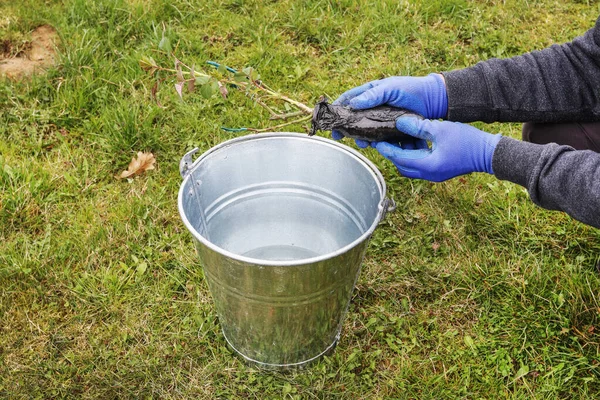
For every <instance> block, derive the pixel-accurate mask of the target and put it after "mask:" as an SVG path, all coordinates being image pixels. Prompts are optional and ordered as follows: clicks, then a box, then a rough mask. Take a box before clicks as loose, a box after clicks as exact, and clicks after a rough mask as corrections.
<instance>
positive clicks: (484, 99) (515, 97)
mask: <svg viewBox="0 0 600 400" xmlns="http://www.w3.org/2000/svg"><path fill="white" fill-rule="evenodd" d="M443 75H444V78H445V80H446V85H447V92H448V116H447V118H448V119H449V120H452V121H461V122H470V121H484V122H493V121H501V122H502V121H504V122H519V121H523V122H524V121H534V122H567V121H568V122H577V121H578V122H583V121H600V18H599V19H598V20H597V21H596V25H595V27H594V28H593V29H591V30H589V31H587V32H586V33H585V34H584V35H583V36H581V37H578V38H576V39H575V40H573V41H572V42H570V43H567V44H563V45H554V46H551V47H549V48H547V49H544V50H541V51H534V52H531V53H528V54H524V55H522V56H518V57H513V58H510V59H504V60H500V59H491V60H488V61H484V62H480V63H478V64H476V65H475V66H473V67H470V68H465V69H462V70H457V71H451V72H446V73H444V74H443ZM492 168H493V170H494V174H495V175H496V177H498V178H499V179H503V180H508V181H511V182H514V183H517V184H519V185H522V186H524V187H525V188H527V190H528V191H529V195H530V197H531V199H532V200H533V202H534V203H536V204H538V205H539V206H541V207H544V208H547V209H550V210H561V211H564V212H566V213H567V214H569V215H571V216H572V217H573V218H575V219H577V220H579V221H581V222H584V223H586V224H589V225H591V226H594V227H596V228H600V154H599V153H595V152H592V151H577V150H574V149H573V148H571V147H569V146H559V145H557V144H548V145H537V144H532V143H526V142H521V141H518V140H514V139H510V138H502V139H501V140H500V142H499V143H498V146H497V147H496V150H495V151H494V155H493V159H492Z"/></svg>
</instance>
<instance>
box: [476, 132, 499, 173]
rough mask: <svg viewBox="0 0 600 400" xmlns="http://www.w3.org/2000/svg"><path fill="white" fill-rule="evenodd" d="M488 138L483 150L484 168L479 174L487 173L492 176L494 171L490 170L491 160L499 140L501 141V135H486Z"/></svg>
mask: <svg viewBox="0 0 600 400" xmlns="http://www.w3.org/2000/svg"><path fill="white" fill-rule="evenodd" d="M488 135H489V136H488V137H487V138H486V140H485V145H484V149H483V158H484V163H485V167H484V170H483V171H481V172H487V173H488V174H491V175H494V169H493V168H492V160H493V159H494V152H495V151H496V146H497V145H498V142H499V141H500V139H502V135H501V134H496V135H492V134H489V133H488Z"/></svg>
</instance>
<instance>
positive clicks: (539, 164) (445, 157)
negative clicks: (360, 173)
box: [371, 117, 600, 228]
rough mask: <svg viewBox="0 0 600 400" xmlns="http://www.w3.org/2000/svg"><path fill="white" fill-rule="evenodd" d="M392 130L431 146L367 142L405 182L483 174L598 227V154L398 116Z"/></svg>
mask: <svg viewBox="0 0 600 400" xmlns="http://www.w3.org/2000/svg"><path fill="white" fill-rule="evenodd" d="M396 127H397V128H398V130H400V131H402V132H406V133H407V134H409V135H411V136H413V137H415V138H416V139H419V140H421V141H425V140H426V141H429V142H431V143H432V146H431V148H428V147H427V146H426V145H425V146H415V145H414V143H412V142H411V141H409V142H407V143H404V141H403V142H402V143H387V142H378V143H375V142H374V143H371V145H372V146H374V147H375V148H376V149H377V151H379V153H381V154H382V155H383V156H384V157H386V158H387V159H388V160H390V161H392V162H393V163H394V165H395V166H396V168H398V171H399V172H400V173H401V174H402V175H403V176H405V177H408V178H417V179H425V180H429V181H434V182H441V181H445V180H447V179H451V178H454V177H456V176H459V175H464V174H469V173H471V172H487V173H489V174H494V175H495V176H496V177H497V178H499V179H503V180H508V181H511V182H513V183H516V184H519V185H522V186H524V187H525V188H526V189H527V190H528V191H529V195H530V197H531V199H532V200H533V202H534V203H536V204H537V205H539V206H541V207H543V208H546V209H550V210H560V211H564V212H566V213H567V214H569V215H570V216H571V217H573V218H575V219H577V220H579V221H581V222H583V223H585V224H588V225H591V226H594V227H596V228H600V153H595V152H593V151H590V150H574V149H573V148H572V147H569V146H559V145H557V144H547V145H538V144H532V143H527V142H521V141H518V140H515V139H511V138H506V137H502V136H501V135H492V134H490V133H487V132H483V131H481V130H479V129H477V128H475V127H473V126H470V125H467V124H462V123H459V122H449V121H432V120H427V119H423V120H420V119H417V118H410V117H400V118H398V120H397V121H396Z"/></svg>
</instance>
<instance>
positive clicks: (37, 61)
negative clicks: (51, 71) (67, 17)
mask: <svg viewBox="0 0 600 400" xmlns="http://www.w3.org/2000/svg"><path fill="white" fill-rule="evenodd" d="M57 41H58V34H57V33H56V29H54V28H53V27H52V26H50V25H42V26H39V27H37V28H35V29H34V31H33V32H32V33H31V42H29V43H28V44H27V45H25V46H22V48H21V49H18V51H17V52H16V53H15V49H14V47H13V44H12V43H11V42H10V41H9V40H3V39H1V38H0V76H7V77H8V78H11V79H22V78H27V77H29V76H31V75H33V74H36V73H40V72H43V71H45V70H46V69H47V68H48V67H50V66H52V65H54V62H55V59H56V47H55V46H56V43H57Z"/></svg>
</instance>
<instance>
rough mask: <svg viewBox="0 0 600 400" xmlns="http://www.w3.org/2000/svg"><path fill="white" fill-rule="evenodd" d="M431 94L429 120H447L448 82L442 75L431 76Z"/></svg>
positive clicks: (429, 89) (429, 76)
mask: <svg viewBox="0 0 600 400" xmlns="http://www.w3.org/2000/svg"><path fill="white" fill-rule="evenodd" d="M427 77H428V78H430V79H429V88H428V91H429V93H430V98H429V100H430V101H429V108H430V110H429V118H431V119H438V118H442V119H446V116H447V115H448V94H447V92H446V81H445V80H444V77H443V76H442V75H441V74H434V73H432V74H429V75H428V76H427Z"/></svg>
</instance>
